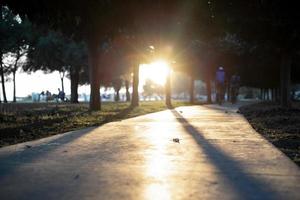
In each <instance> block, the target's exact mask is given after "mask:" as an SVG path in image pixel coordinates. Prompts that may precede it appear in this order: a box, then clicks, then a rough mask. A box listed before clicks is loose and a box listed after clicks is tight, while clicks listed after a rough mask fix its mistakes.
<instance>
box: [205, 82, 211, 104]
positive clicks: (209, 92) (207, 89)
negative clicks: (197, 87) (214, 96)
mask: <svg viewBox="0 0 300 200" xmlns="http://www.w3.org/2000/svg"><path fill="white" fill-rule="evenodd" d="M206 95H207V103H211V81H210V77H208V78H207V80H206Z"/></svg>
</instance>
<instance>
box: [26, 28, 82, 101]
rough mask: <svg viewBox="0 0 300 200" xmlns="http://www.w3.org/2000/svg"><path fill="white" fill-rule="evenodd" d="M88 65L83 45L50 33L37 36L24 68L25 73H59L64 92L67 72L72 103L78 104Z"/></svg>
mask: <svg viewBox="0 0 300 200" xmlns="http://www.w3.org/2000/svg"><path fill="white" fill-rule="evenodd" d="M86 65H87V55H86V49H85V46H84V44H83V43H80V42H75V41H73V40H71V39H67V38H66V37H64V36H63V35H62V34H60V33H58V32H54V31H50V32H47V33H46V34H45V35H43V34H41V33H39V34H37V37H36V40H35V42H34V43H33V44H31V45H30V47H29V51H28V59H27V63H26V65H25V66H24V67H23V68H24V70H25V71H36V70H43V71H44V72H46V73H48V72H52V71H55V70H57V71H59V72H60V79H61V84H62V91H63V92H64V81H63V80H64V78H65V75H66V72H67V73H68V74H67V77H69V78H70V80H71V102H72V103H78V91H77V89H78V84H79V78H80V74H81V73H82V71H83V70H84V66H86Z"/></svg>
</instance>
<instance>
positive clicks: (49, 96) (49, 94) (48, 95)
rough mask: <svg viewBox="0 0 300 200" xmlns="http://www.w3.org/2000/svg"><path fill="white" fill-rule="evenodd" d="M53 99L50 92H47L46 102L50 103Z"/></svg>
mask: <svg viewBox="0 0 300 200" xmlns="http://www.w3.org/2000/svg"><path fill="white" fill-rule="evenodd" d="M50 98H51V92H49V91H48V90H47V91H46V101H47V102H48V101H49V100H50Z"/></svg>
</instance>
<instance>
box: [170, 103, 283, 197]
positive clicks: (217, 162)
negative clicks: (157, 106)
mask: <svg viewBox="0 0 300 200" xmlns="http://www.w3.org/2000/svg"><path fill="white" fill-rule="evenodd" d="M171 112H172V113H173V115H174V116H175V117H176V119H177V121H178V122H180V123H181V124H182V126H183V127H184V129H185V131H186V132H187V133H188V134H190V135H191V136H192V137H193V138H194V140H195V141H196V142H197V144H198V146H199V148H200V149H201V150H203V151H204V153H205V154H206V155H207V157H208V159H209V161H210V162H211V163H212V164H213V165H214V166H215V167H216V168H217V169H218V170H219V171H220V175H221V176H223V177H224V178H225V179H226V180H227V181H228V183H229V184H230V185H231V186H232V188H233V189H234V190H235V192H236V193H237V195H238V197H239V198H240V199H278V196H277V195H276V192H275V191H273V189H272V188H271V187H270V185H267V184H266V183H264V182H262V181H261V180H259V179H258V178H256V177H254V176H252V175H251V174H249V173H247V172H246V171H245V170H244V169H243V166H241V164H240V163H239V162H238V161H236V160H234V159H233V158H231V157H230V156H228V155H226V153H225V152H223V151H222V150H221V149H219V148H218V147H216V146H215V145H213V144H211V143H210V142H209V141H208V140H206V139H205V138H204V136H203V134H201V133H200V132H199V131H198V130H196V128H195V127H193V126H192V125H191V124H190V123H189V122H188V121H187V120H186V119H185V118H184V117H183V116H182V115H181V114H180V113H178V112H177V111H176V110H174V109H172V110H171Z"/></svg>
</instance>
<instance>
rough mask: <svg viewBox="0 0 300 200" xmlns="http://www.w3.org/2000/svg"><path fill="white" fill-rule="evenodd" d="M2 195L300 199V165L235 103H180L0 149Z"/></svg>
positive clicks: (80, 197) (4, 196)
mask: <svg viewBox="0 0 300 200" xmlns="http://www.w3.org/2000/svg"><path fill="white" fill-rule="evenodd" d="M224 109H225V110H224ZM175 138H178V139H179V143H178V142H176V140H175V141H173V139H175ZM0 199H164V200H167V199H300V170H299V168H298V167H297V166H296V165H295V164H294V163H292V162H291V161H290V160H289V159H288V158H287V157H286V156H284V155H283V154H282V153H281V152H280V151H279V150H277V149H276V148H275V147H274V146H272V145H271V144H270V143H268V142H267V141H266V140H265V139H263V138H262V137H261V136H260V135H259V134H257V133H256V132H255V131H254V130H253V129H252V128H251V127H250V125H249V124H248V123H247V122H246V120H245V119H244V118H243V117H242V116H241V115H239V114H237V113H236V112H235V109H234V108H224V107H219V106H207V107H205V106H192V107H180V108H176V109H175V110H167V111H163V112H158V113H153V114H149V115H144V116H141V117H136V118H132V119H128V120H123V121H119V122H113V123H109V124H106V125H103V126H101V127H98V128H89V129H85V130H82V131H75V132H71V133H67V134H63V135H58V136H54V137H51V138H46V139H43V140H39V141H34V142H29V143H25V144H19V145H14V146H10V147H6V148H2V149H0Z"/></svg>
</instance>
